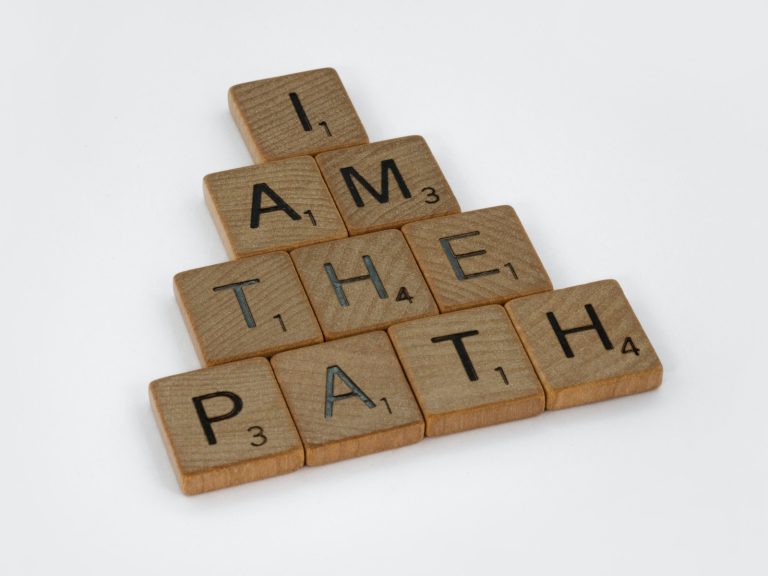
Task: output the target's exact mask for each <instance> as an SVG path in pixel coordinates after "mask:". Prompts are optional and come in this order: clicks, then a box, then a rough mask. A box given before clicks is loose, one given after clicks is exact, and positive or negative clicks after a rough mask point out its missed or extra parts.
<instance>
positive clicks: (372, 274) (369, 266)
mask: <svg viewBox="0 0 768 576" xmlns="http://www.w3.org/2000/svg"><path fill="white" fill-rule="evenodd" d="M363 263H364V264H365V269H366V270H368V274H364V275H362V276H353V277H352V278H345V279H339V277H338V276H336V270H334V269H333V265H332V264H331V263H330V262H326V263H325V264H323V267H324V268H325V273H326V274H328V279H329V280H330V281H331V284H332V285H333V289H334V290H335V291H336V298H338V299H339V304H341V305H342V306H345V307H346V306H349V300H347V295H346V294H345V293H344V284H349V283H351V282H359V281H360V280H370V281H371V282H373V286H374V287H375V288H376V293H377V294H378V295H379V298H380V299H382V300H385V299H386V298H388V296H387V291H386V289H385V288H384V284H383V283H382V281H381V278H380V277H379V273H378V272H377V271H376V267H375V266H374V265H373V260H371V257H370V256H363Z"/></svg>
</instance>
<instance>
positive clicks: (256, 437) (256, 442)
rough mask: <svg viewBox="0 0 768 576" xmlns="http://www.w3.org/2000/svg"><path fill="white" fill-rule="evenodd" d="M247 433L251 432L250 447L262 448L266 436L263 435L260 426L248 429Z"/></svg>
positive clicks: (262, 429)
mask: <svg viewBox="0 0 768 576" xmlns="http://www.w3.org/2000/svg"><path fill="white" fill-rule="evenodd" d="M248 432H252V433H253V436H252V437H251V438H252V439H251V446H255V447H256V448H258V447H259V446H264V444H266V443H267V436H266V435H265V434H264V428H262V427H261V426H251V427H250V428H248Z"/></svg>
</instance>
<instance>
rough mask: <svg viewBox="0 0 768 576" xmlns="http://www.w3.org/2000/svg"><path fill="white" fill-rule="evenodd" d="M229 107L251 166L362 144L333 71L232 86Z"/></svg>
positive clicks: (353, 114)
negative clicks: (251, 161)
mask: <svg viewBox="0 0 768 576" xmlns="http://www.w3.org/2000/svg"><path fill="white" fill-rule="evenodd" d="M292 95H293V96H292ZM229 108H230V110H231V112H232V116H233V117H234V119H235V123H236V124H237V127H238V128H239V129H240V133H241V134H242V135H243V138H244V139H245V143H246V145H247V146H248V149H249V150H250V152H251V156H252V157H253V160H254V162H256V163H257V164H259V163H262V162H268V161H272V160H279V159H281V158H290V157H291V156H304V155H307V154H310V155H314V154H317V153H319V152H324V151H325V150H333V149H334V148H342V147H344V146H354V145H356V144H365V143H366V142H368V136H367V135H366V133H365V129H364V128H363V125H362V123H361V122H360V118H358V116H357V112H356V111H355V108H354V106H353V105H352V101H351V100H350V99H349V96H348V95H347V91H346V90H345V89H344V85H343V84H342V83H341V79H340V78H339V75H338V74H337V73H336V70H334V69H333V68H321V69H319V70H310V71H308V72H300V73H298V74H289V75H287V76H278V77H276V78H267V79H265V80H257V81H255V82H247V83H245V84H238V85H237V86H233V87H232V88H230V89H229Z"/></svg>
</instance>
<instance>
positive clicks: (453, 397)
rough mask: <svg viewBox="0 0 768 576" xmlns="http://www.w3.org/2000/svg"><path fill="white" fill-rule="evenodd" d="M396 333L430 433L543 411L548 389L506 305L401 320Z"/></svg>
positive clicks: (397, 346)
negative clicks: (532, 361) (513, 324)
mask: <svg viewBox="0 0 768 576" xmlns="http://www.w3.org/2000/svg"><path fill="white" fill-rule="evenodd" d="M389 335H390V337H391V339H392V343H393V344H394V346H395V351H396V352H397V355H398V357H399V358H400V362H401V363H402V365H403V368H404V369H405V373H406V375H407V376H408V380H409V382H410V383H411V388H413V392H414V394H415V395H416V399H417V400H418V402H419V406H420V407H421V411H422V413H423V414H424V419H425V420H426V434H427V436H439V435H441V434H451V433H453V432H461V431H462V430H469V429H471V428H478V427H480V426H489V425H491V424H498V423H500V422H507V421H509V420H517V419H519V418H526V417H528V416H535V415H536V414H540V413H541V412H543V411H544V390H542V388H541V384H540V383H539V379H538V378H537V377H536V373H535V372H534V370H533V367H532V366H531V362H530V360H528V356H527V354H526V353H525V350H524V349H523V345H522V344H521V343H520V339H519V338H518V336H517V334H516V333H515V329H514V328H513V327H512V322H510V320H509V316H507V313H506V312H505V311H504V308H502V307H501V306H498V305H492V306H484V307H482V308H472V309H470V310H462V311H459V312H451V313H449V314H442V315H440V316H434V317H432V318H422V319H421V320H413V321H410V322H405V323H403V324H396V325H395V326H391V327H390V328H389Z"/></svg>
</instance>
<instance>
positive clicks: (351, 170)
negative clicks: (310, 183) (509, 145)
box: [317, 136, 459, 235]
mask: <svg viewBox="0 0 768 576" xmlns="http://www.w3.org/2000/svg"><path fill="white" fill-rule="evenodd" d="M317 164H318V166H319V167H320V171H321V172H322V173H323V176H324V177H325V180H326V182H328V187H329V189H330V191H331V194H333V198H334V200H336V204H337V205H338V207H339V210H340V211H341V215H342V217H343V218H344V222H345V223H346V225H347V228H348V229H349V232H350V234H352V235H355V234H364V233H366V232H374V231H376V230H384V229H385V228H399V227H400V226H402V225H403V224H406V223H408V222H413V221H415V220H423V219H425V218H431V217H433V216H444V215H446V214H456V213H457V212H459V204H458V202H456V198H454V196H453V192H451V187H450V186H448V182H446V181H445V177H444V176H443V173H442V171H441V170H440V166H438V164H437V161H436V160H435V157H434V156H433V155H432V152H431V150H430V149H429V146H427V143H426V142H425V141H424V138H422V137H421V136H407V137H405V138H396V139H394V140H387V141H385V142H375V143H373V144H365V145H363V146H354V147H352V148H343V149H341V150H333V151H332V152H324V153H323V154H320V155H319V156H318V157H317Z"/></svg>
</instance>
